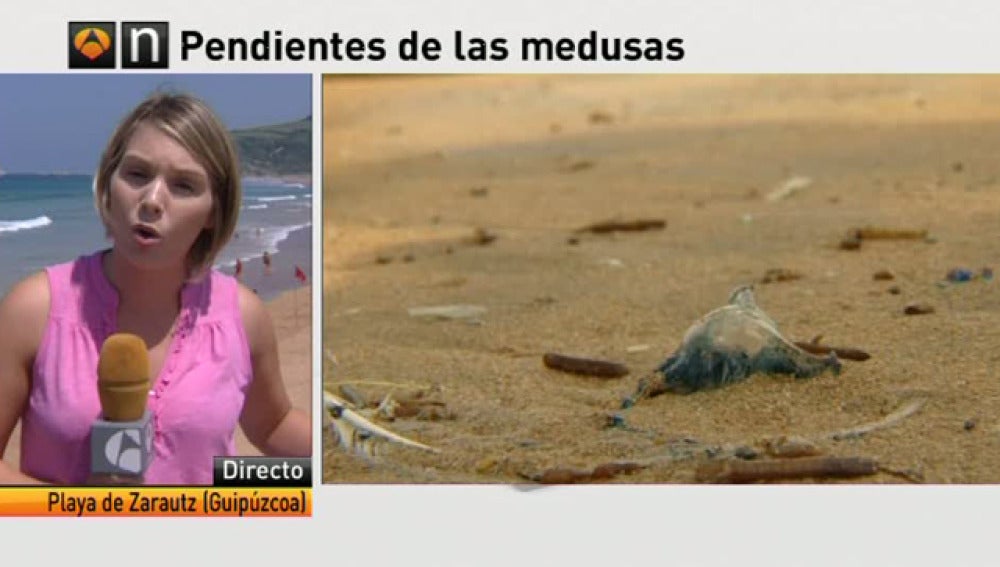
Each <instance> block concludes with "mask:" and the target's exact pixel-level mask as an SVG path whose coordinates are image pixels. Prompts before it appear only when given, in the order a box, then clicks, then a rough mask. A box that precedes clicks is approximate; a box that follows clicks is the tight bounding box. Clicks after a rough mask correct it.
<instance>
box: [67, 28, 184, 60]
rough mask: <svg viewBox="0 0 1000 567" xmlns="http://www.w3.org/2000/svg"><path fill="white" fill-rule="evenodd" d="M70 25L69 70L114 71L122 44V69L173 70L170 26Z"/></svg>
mask: <svg viewBox="0 0 1000 567" xmlns="http://www.w3.org/2000/svg"><path fill="white" fill-rule="evenodd" d="M115 31H116V24H115V22H70V23H69V37H68V40H69V68H70V69H114V68H115V64H116V62H117V58H116V54H117V52H118V44H119V43H120V44H121V67H122V69H166V68H168V67H169V66H170V24H168V23H167V22H122V23H121V36H120V37H121V40H120V41H119V40H118V35H117V34H116V33H115Z"/></svg>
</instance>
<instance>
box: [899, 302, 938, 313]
mask: <svg viewBox="0 0 1000 567" xmlns="http://www.w3.org/2000/svg"><path fill="white" fill-rule="evenodd" d="M903 313H904V314H906V315H928V314H930V313H934V306H933V305H929V304H927V303H910V304H907V306H906V307H904V308H903Z"/></svg>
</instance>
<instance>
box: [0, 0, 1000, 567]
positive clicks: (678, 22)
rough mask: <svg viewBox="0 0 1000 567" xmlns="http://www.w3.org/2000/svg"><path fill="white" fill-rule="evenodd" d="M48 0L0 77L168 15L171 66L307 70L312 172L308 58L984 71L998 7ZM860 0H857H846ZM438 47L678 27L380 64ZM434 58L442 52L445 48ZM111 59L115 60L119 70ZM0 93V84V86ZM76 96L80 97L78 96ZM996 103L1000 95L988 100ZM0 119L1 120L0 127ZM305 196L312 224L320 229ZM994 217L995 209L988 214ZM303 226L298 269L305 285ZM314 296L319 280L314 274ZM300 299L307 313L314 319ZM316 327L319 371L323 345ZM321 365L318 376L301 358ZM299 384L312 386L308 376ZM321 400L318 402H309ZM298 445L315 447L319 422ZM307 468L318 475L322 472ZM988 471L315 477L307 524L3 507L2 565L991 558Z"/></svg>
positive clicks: (9, 23) (17, 29)
mask: <svg viewBox="0 0 1000 567" xmlns="http://www.w3.org/2000/svg"><path fill="white" fill-rule="evenodd" d="M480 4H482V5H477V4H476V3H473V2H461V1H444V0H439V1H422V2H416V1H414V0H409V1H403V0H398V1H395V2H389V1H386V0H378V1H372V0H365V1H361V0H355V1H349V0H342V1H339V2H309V3H307V2H303V1H299V0H284V1H281V2H275V1H273V0H267V1H261V0H243V1H232V0H227V1H221V0H216V1H208V0H199V1H197V2H194V1H190V0H184V1H177V0H175V1H171V2H169V3H167V2H164V3H161V4H160V5H158V6H151V5H148V4H147V5H145V6H139V3H137V2H135V1H133V0H126V1H121V0H115V1H102V2H99V3H89V4H88V3H84V2H71V1H69V0H66V1H60V2H56V1H52V0H33V1H26V2H15V1H14V0H3V3H2V4H0V23H2V24H3V25H2V29H3V33H2V35H0V37H2V41H3V43H2V45H3V47H2V48H0V72H46V73H49V72H69V71H67V69H66V61H67V47H66V30H67V22H68V21H70V20H90V21H100V20H114V21H123V20H139V21H142V20H145V21H169V22H170V25H171V35H172V38H171V40H172V43H171V59H172V66H171V67H172V70H173V71H176V72H206V73H226V72H285V71H287V72H313V73H317V75H316V77H315V79H314V93H315V95H316V96H314V101H315V102H314V105H315V107H314V112H313V115H314V116H315V117H317V122H316V129H315V130H316V131H315V134H314V136H315V137H314V140H315V144H314V147H315V156H314V158H315V159H314V162H315V165H314V173H315V175H314V177H315V178H316V179H317V180H319V179H321V178H322V176H321V175H320V167H321V166H320V164H321V153H320V152H321V149H320V134H321V132H320V130H321V128H320V126H321V122H319V120H318V118H319V117H320V116H321V115H322V114H321V106H320V105H321V96H320V94H321V92H320V91H321V89H320V80H319V75H318V74H319V73H335V72H350V73H374V72H580V71H583V72H624V73H632V72H643V73H646V72H653V73H661V72H668V73H670V72H684V73H689V72H697V73H705V72H708V73H714V72H742V73H786V72H793V73H827V72H830V73H913V72H920V73H942V72H944V73H953V72H988V73H991V72H998V71H1000V45H998V44H1000V34H998V33H997V27H998V24H1000V3H993V2H974V3H973V2H965V3H958V2H950V3H947V4H946V5H942V4H941V3H936V4H935V5H934V6H933V7H932V6H931V5H927V6H918V5H917V3H915V2H911V1H906V2H904V1H892V2H878V3H874V2H865V3H864V4H865V6H853V7H850V8H848V7H846V4H847V3H845V2H833V1H810V2H804V1H772V2H766V3H759V2H757V3H751V2H735V1H733V2H721V1H717V0H715V1H701V2H696V1H693V0H692V1H674V2H668V1H657V2H652V1H650V2H639V1H625V0H613V1H603V2H597V1H593V0H559V1H549V2H543V1H540V0H532V1H524V0H505V1H493V2H488V3H480ZM857 4H860V3H857ZM183 29H193V30H197V31H199V32H201V33H202V34H204V35H205V36H216V37H224V38H225V37H232V36H245V37H247V38H248V39H249V38H253V37H256V36H257V35H258V34H259V33H260V32H261V31H263V30H265V29H269V30H276V29H280V30H282V31H283V33H284V35H285V37H286V38H288V37H292V36H302V37H308V36H314V35H315V36H328V35H329V34H330V33H333V32H339V33H341V34H342V35H344V36H358V37H363V38H370V37H384V38H386V40H387V42H386V45H387V47H388V48H389V49H388V51H389V53H390V58H388V59H387V60H386V61H384V62H381V63H371V62H360V63H359V62H353V63H352V62H341V63H338V62H333V61H331V62H311V63H309V62H301V63H292V62H282V63H220V62H210V61H208V60H205V59H203V58H199V59H198V60H193V61H190V62H187V63H182V62H180V61H179V53H178V46H179V44H178V35H179V31H180V30H183ZM412 29H416V30H419V31H420V33H421V35H425V36H436V37H439V38H441V39H443V40H445V45H446V46H448V45H450V37H451V34H452V32H453V31H454V30H456V29H460V30H463V31H464V32H466V34H468V35H477V36H480V37H507V38H509V39H510V42H509V43H510V44H511V45H514V44H516V42H517V41H518V39H519V38H520V37H522V36H531V35H534V36H549V37H553V38H557V37H563V36H565V37H576V38H579V37H582V36H583V35H584V34H585V33H586V32H588V31H589V30H590V29H596V30H598V31H599V32H601V33H602V34H603V35H607V36H614V35H619V36H636V37H650V36H652V37H659V38H662V39H667V38H671V37H682V38H684V48H685V52H686V55H685V57H684V59H683V60H682V61H680V62H669V61H668V62H658V63H577V64H568V63H552V64H547V63H545V64H543V63H522V62H520V61H519V60H518V58H517V57H516V56H515V55H516V52H515V51H512V55H511V58H510V59H509V60H508V61H505V62H502V63H488V64H483V63H461V62H458V61H455V60H453V59H451V58H450V57H448V56H446V57H443V58H442V60H440V61H437V62H433V63H427V62H425V63H412V62H401V61H398V60H396V59H395V58H394V57H392V56H391V54H392V53H393V52H394V45H395V41H396V40H398V39H399V38H401V37H404V36H405V35H407V34H408V33H409V31H410V30H412ZM444 53H445V54H448V53H450V51H449V50H448V49H447V48H446V50H445V51H444ZM123 72H124V71H123ZM0 96H3V93H0ZM81 96H86V93H81ZM998 113H1000V109H998ZM0 127H2V125H0ZM321 195H322V191H320V190H319V188H318V187H317V191H316V192H315V199H316V202H315V206H314V209H313V210H314V219H315V223H314V226H315V227H316V228H319V227H320V226H321V216H320V213H321V202H320V200H321ZM998 222H1000V221H998ZM320 254H321V250H320V240H319V238H318V235H317V237H314V262H313V266H314V271H315V272H316V273H314V274H313V281H317V282H318V281H321V279H320V278H321V274H320V273H319V270H320V269H321V266H322V262H321V261H320ZM313 290H314V301H316V302H318V301H319V300H320V293H319V292H320V286H318V285H316V286H313ZM319 313H321V310H319V309H315V310H314V327H315V328H316V329H318V328H319V322H320V321H319ZM321 350H322V349H321V348H320V344H319V335H318V332H314V353H315V354H316V357H315V358H316V360H317V368H318V353H320V352H321ZM317 374H318V371H317ZM314 394H315V395H314V399H316V400H317V401H318V400H319V395H318V394H319V386H318V383H317V385H316V387H315V388H314ZM318 412H319V409H318V407H317V408H316V414H317V417H318ZM315 449H316V451H315V454H317V455H319V454H320V450H319V439H318V435H317V438H316V440H315ZM319 469H320V467H319V466H317V476H320V472H319ZM998 534H1000V488H998V487H997V486H938V487H930V486H890V487H880V486H857V485H852V486H836V487H815V486H783V487H763V486H750V487H738V486H737V487H700V486H697V487H696V486H604V487H601V486H582V487H557V488H543V489H538V490H533V491H522V490H517V489H514V488H511V487H504V486H329V487H324V486H319V487H317V489H316V491H315V499H314V516H313V518H311V519H301V520H298V519H296V520H289V519H182V518H175V519H162V520H161V519H142V518H139V519H120V518H101V519H97V518H95V519H84V520H77V519H61V518H58V519H57V518H39V519H3V520H0V565H12V564H20V563H19V562H18V560H22V561H31V562H32V563H30V564H34V563H35V562H40V561H45V562H46V563H49V562H50V561H54V562H56V563H55V564H58V565H77V564H91V563H93V564H97V563H98V562H100V563H101V564H104V565H109V564H110V565H117V564H133V563H134V564H137V565H159V564H176V562H177V561H178V560H179V561H186V562H190V563H192V564H198V565H201V564H204V565H211V564H213V563H216V562H225V564H234V565H239V564H242V563H244V562H246V563H250V562H252V563H253V564H267V563H272V564H280V565H293V564H304V563H306V562H310V563H314V564H316V565H324V566H327V567H333V566H338V565H366V566H367V565H406V566H413V565H433V566H451V565H456V566H457V565H475V566H479V565H503V566H509V567H516V566H520V565H568V566H572V567H576V566H582V565H601V566H608V567H612V566H614V567H618V566H625V565H641V564H648V565H667V564H669V565H691V566H701V565H767V566H780V565H795V566H805V565H810V566H811V565H879V566H894V565H907V566H909V565H995V564H997V562H998V560H997V559H996V558H995V557H996V555H997V554H996V551H995V550H996V545H995V542H996V541H997V539H998Z"/></svg>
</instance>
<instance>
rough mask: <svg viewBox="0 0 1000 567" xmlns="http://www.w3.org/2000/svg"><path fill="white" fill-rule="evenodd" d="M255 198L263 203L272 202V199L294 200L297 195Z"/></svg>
mask: <svg viewBox="0 0 1000 567" xmlns="http://www.w3.org/2000/svg"><path fill="white" fill-rule="evenodd" d="M253 199H255V200H257V201H260V202H261V203H270V202H271V201H294V200H295V199H297V197H296V196H295V195H279V196H277V197H253Z"/></svg>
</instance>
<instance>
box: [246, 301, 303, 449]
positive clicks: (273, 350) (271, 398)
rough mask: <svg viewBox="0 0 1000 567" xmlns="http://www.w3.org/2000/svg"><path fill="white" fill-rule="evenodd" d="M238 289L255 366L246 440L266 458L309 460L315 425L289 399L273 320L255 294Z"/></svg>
mask: <svg viewBox="0 0 1000 567" xmlns="http://www.w3.org/2000/svg"><path fill="white" fill-rule="evenodd" d="M239 289H240V295H239V299H240V311H241V312H242V315H243V326H244V328H245V329H246V335H247V342H248V343H249V346H250V358H251V361H252V363H253V381H252V382H251V384H250V388H249V390H248V391H247V397H246V402H245V403H244V405H243V413H242V414H241V415H240V425H241V426H242V427H243V432H244V433H246V436H247V439H249V440H250V442H251V443H253V444H254V445H255V446H256V447H257V448H258V449H260V451H261V452H262V453H264V454H265V455H274V456H282V457H308V456H310V455H311V454H312V423H311V422H310V420H309V416H308V415H307V414H306V413H304V412H302V411H301V410H298V409H295V408H292V403H291V401H290V400H289V399H288V392H287V391H286V390H285V383H284V381H282V379H281V368H280V366H279V364H278V344H277V340H276V339H275V337H274V325H273V324H272V323H271V317H270V315H268V312H267V309H266V308H265V307H264V304H263V303H262V302H261V300H260V298H258V297H257V295H256V294H255V293H253V292H252V291H250V290H248V289H246V288H245V287H243V286H242V285H241V286H240V288H239Z"/></svg>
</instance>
